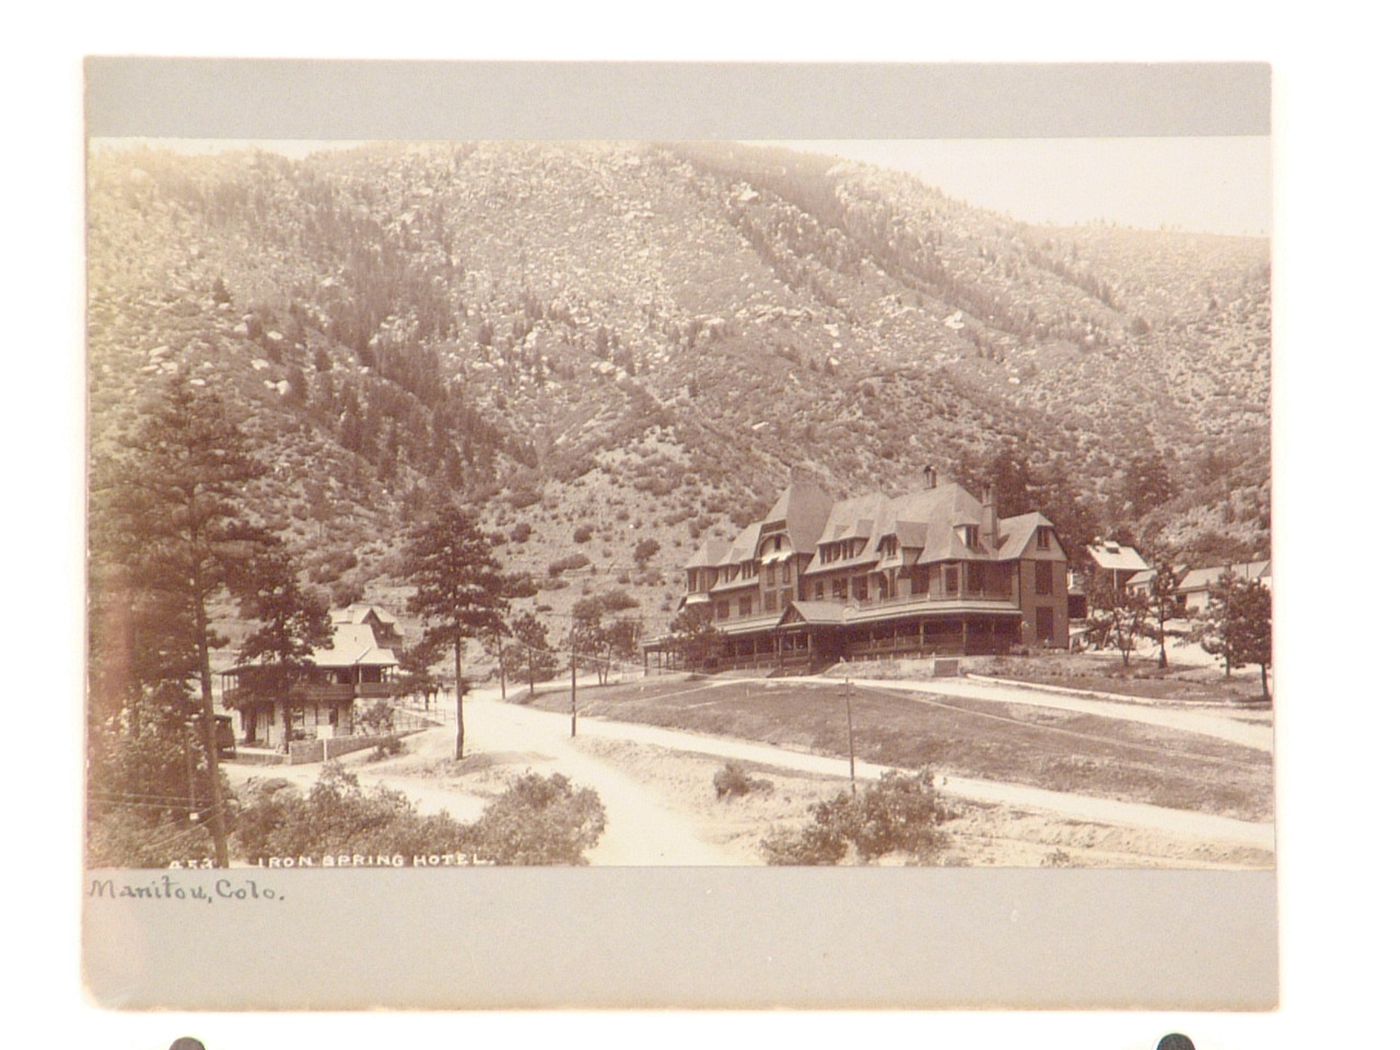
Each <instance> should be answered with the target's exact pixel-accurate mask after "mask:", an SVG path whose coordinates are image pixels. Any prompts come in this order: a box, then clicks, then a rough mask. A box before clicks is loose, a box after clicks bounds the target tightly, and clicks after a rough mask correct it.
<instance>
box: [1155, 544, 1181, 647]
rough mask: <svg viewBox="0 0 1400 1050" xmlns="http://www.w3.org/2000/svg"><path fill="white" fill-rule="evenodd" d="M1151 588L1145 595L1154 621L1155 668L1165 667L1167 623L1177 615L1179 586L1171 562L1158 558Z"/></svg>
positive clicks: (1179, 577) (1177, 576) (1177, 573)
mask: <svg viewBox="0 0 1400 1050" xmlns="http://www.w3.org/2000/svg"><path fill="white" fill-rule="evenodd" d="M1152 573H1153V575H1152V587H1151V589H1150V590H1149V591H1148V594H1147V603H1148V606H1149V607H1150V608H1151V610H1152V618H1153V620H1154V621H1156V624H1157V626H1156V629H1155V631H1154V633H1155V634H1156V636H1157V644H1158V646H1159V648H1158V650H1157V666H1158V667H1166V666H1167V621H1168V620H1170V619H1172V618H1173V617H1175V616H1176V614H1177V608H1178V605H1177V593H1176V589H1177V588H1178V587H1180V586H1181V574H1180V573H1179V572H1177V571H1176V569H1175V568H1174V567H1173V566H1172V564H1171V562H1169V561H1167V559H1165V558H1158V559H1157V564H1156V565H1154V566H1153V567H1152Z"/></svg>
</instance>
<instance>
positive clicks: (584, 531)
mask: <svg viewBox="0 0 1400 1050" xmlns="http://www.w3.org/2000/svg"><path fill="white" fill-rule="evenodd" d="M592 538H593V526H592V525H580V526H579V527H578V528H576V529H574V542H575V543H587V542H588V541H589V540H591V539H592Z"/></svg>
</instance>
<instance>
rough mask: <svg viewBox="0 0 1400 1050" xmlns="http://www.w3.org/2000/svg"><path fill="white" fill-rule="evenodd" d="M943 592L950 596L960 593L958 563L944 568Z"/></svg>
mask: <svg viewBox="0 0 1400 1050" xmlns="http://www.w3.org/2000/svg"><path fill="white" fill-rule="evenodd" d="M943 593H944V594H947V595H949V596H950V597H951V596H952V595H955V594H957V593H958V567H957V566H956V565H949V566H948V567H947V568H946V569H944V570H943Z"/></svg>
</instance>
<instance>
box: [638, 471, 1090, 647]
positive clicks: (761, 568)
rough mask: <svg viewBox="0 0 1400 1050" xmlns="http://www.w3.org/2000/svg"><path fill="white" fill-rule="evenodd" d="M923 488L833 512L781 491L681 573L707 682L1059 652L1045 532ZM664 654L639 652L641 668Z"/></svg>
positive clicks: (962, 495) (658, 643) (1062, 572)
mask: <svg viewBox="0 0 1400 1050" xmlns="http://www.w3.org/2000/svg"><path fill="white" fill-rule="evenodd" d="M924 481H925V484H924V487H923V488H922V489H919V490H916V491H913V492H907V493H905V494H903V495H900V496H886V495H884V494H883V493H879V492H872V493H867V494H865V495H860V496H855V497H852V498H850V499H845V500H840V501H837V500H833V499H832V498H831V497H830V496H828V495H827V494H826V493H825V492H823V491H822V490H821V489H820V488H819V487H818V486H817V485H815V484H813V483H812V482H810V481H801V480H796V481H794V482H793V483H792V484H791V485H790V486H789V487H788V488H787V489H786V490H784V492H783V493H782V495H781V496H779V498H778V500H777V502H776V503H775V504H774V505H773V507H772V508H771V509H770V510H769V511H768V513H767V515H765V516H764V518H763V519H762V520H761V521H756V522H753V523H751V524H750V525H748V526H747V527H746V528H745V529H743V530H742V531H741V532H740V533H739V535H738V536H737V537H736V538H735V539H734V540H733V541H732V542H729V543H725V542H722V541H714V540H709V541H706V542H705V543H704V544H703V545H702V546H701V548H700V549H699V550H698V551H696V553H695V556H694V557H692V558H691V559H690V561H689V562H688V563H687V565H686V595H685V597H684V598H683V599H682V601H681V603H680V607H681V609H697V610H700V612H701V615H702V616H703V617H704V618H705V619H707V620H708V621H709V622H710V623H712V624H713V625H714V627H715V628H716V630H717V631H718V633H719V644H718V652H717V654H716V655H715V657H714V659H713V660H712V662H711V663H712V666H713V667H717V668H738V667H743V668H765V669H766V668H771V669H774V670H776V671H778V672H780V673H782V672H785V671H787V670H791V671H794V672H796V671H802V670H807V669H814V668H818V667H822V666H826V665H829V664H831V663H833V662H835V661H837V660H842V659H850V660H861V659H871V658H875V657H885V656H912V655H921V654H922V655H932V654H949V655H955V654H974V653H994V652H1005V651H1007V650H1008V649H1010V648H1012V647H1013V646H1019V645H1046V646H1053V647H1058V648H1064V647H1067V646H1068V644H1069V614H1068V607H1067V592H1068V587H1067V566H1066V558H1065V552H1064V548H1063V547H1062V546H1061V544H1060V541H1059V537H1058V536H1057V535H1056V533H1055V526H1054V525H1053V524H1052V523H1051V522H1050V521H1049V519H1047V518H1045V517H1044V516H1043V515H1041V514H1038V513H1035V512H1031V513H1027V514H1019V515H1017V516H1015V517H1012V518H1004V519H1003V518H1000V517H999V516H998V515H997V510H996V503H995V500H994V498H993V496H992V493H991V492H990V491H988V492H984V493H983V496H982V498H981V499H978V498H977V497H975V496H973V495H972V494H970V493H969V492H968V491H967V490H966V489H964V488H962V487H961V486H960V485H957V484H955V483H953V482H948V481H945V482H943V483H941V484H940V483H939V481H938V478H937V475H936V474H935V473H934V471H933V470H932V469H929V470H927V471H925V475H924ZM673 645H674V642H673V640H672V639H670V638H668V637H658V638H651V639H647V640H646V641H645V642H644V643H643V650H644V652H645V653H646V654H647V657H648V660H650V659H651V657H652V656H653V655H655V656H656V658H657V660H658V662H661V661H664V660H666V659H668V658H669V654H670V653H671V652H672V651H673Z"/></svg>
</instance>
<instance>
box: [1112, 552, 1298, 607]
mask: <svg viewBox="0 0 1400 1050" xmlns="http://www.w3.org/2000/svg"><path fill="white" fill-rule="evenodd" d="M1226 569H1229V570H1230V571H1231V572H1233V573H1234V574H1235V575H1236V576H1238V577H1239V578H1240V579H1242V580H1259V581H1260V582H1261V583H1263V584H1264V586H1265V587H1269V586H1271V584H1272V581H1273V568H1272V563H1271V562H1269V561H1267V560H1266V561H1249V562H1236V563H1234V564H1233V565H1211V566H1207V567H1205V568H1201V569H1191V568H1188V567H1187V566H1184V565H1182V566H1179V567H1178V568H1177V575H1178V576H1179V577H1180V578H1181V582H1180V583H1178V584H1177V587H1176V604H1177V611H1178V612H1179V613H1180V614H1181V615H1182V616H1194V615H1195V614H1197V613H1200V612H1203V611H1204V610H1205V607H1206V604H1207V603H1208V602H1209V601H1210V594H1209V591H1210V588H1211V585H1212V584H1214V583H1215V582H1216V581H1217V580H1219V579H1220V577H1221V576H1222V575H1224V573H1225V570H1226ZM1156 578H1157V573H1156V571H1155V570H1153V569H1147V570H1146V571H1144V572H1140V573H1138V574H1137V575H1135V576H1133V577H1132V578H1131V579H1130V580H1128V584H1127V586H1128V589H1129V590H1133V591H1140V592H1141V593H1143V594H1147V593H1150V592H1151V590H1152V582H1153V581H1154V580H1155V579H1156Z"/></svg>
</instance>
